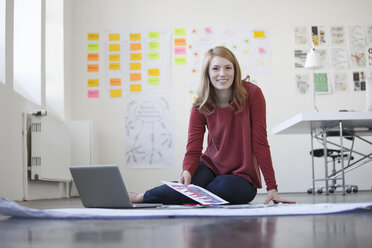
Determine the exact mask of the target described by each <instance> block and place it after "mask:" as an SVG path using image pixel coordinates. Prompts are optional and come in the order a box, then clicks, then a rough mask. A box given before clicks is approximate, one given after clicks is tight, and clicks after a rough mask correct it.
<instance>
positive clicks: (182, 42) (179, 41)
mask: <svg viewBox="0 0 372 248" xmlns="http://www.w3.org/2000/svg"><path fill="white" fill-rule="evenodd" d="M174 45H175V46H185V45H186V39H185V38H175V39H174Z"/></svg>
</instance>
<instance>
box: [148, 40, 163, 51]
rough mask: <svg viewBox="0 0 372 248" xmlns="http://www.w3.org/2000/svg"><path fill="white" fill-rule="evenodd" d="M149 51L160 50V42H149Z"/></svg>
mask: <svg viewBox="0 0 372 248" xmlns="http://www.w3.org/2000/svg"><path fill="white" fill-rule="evenodd" d="M149 49H150V50H155V49H160V43H159V42H149Z"/></svg>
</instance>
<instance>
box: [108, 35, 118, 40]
mask: <svg viewBox="0 0 372 248" xmlns="http://www.w3.org/2000/svg"><path fill="white" fill-rule="evenodd" d="M119 40H120V34H109V41H119Z"/></svg>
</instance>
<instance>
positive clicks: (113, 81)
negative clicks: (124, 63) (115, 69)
mask: <svg viewBox="0 0 372 248" xmlns="http://www.w3.org/2000/svg"><path fill="white" fill-rule="evenodd" d="M110 86H121V78H110Z"/></svg>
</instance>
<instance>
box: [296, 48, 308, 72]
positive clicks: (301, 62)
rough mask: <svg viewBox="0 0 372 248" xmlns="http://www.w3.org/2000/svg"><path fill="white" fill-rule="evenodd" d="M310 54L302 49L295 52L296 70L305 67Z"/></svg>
mask: <svg viewBox="0 0 372 248" xmlns="http://www.w3.org/2000/svg"><path fill="white" fill-rule="evenodd" d="M308 52H309V51H308V50H302V49H297V50H294V59H295V60H294V62H295V68H304V67H305V62H306V55H307V53H308Z"/></svg>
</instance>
